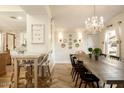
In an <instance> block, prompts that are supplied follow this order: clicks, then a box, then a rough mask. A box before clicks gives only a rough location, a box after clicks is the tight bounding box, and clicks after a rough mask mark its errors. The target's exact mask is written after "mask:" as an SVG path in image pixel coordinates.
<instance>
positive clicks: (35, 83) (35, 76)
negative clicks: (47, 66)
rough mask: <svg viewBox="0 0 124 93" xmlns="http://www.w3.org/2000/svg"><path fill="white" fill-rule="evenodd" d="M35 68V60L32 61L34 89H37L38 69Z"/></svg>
mask: <svg viewBox="0 0 124 93" xmlns="http://www.w3.org/2000/svg"><path fill="white" fill-rule="evenodd" d="M37 66H38V60H37V59H35V60H34V87H35V88H37V86H38V69H37Z"/></svg>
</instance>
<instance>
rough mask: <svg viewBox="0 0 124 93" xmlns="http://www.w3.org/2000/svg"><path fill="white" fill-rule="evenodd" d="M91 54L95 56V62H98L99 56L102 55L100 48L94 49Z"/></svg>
mask: <svg viewBox="0 0 124 93" xmlns="http://www.w3.org/2000/svg"><path fill="white" fill-rule="evenodd" d="M93 53H94V55H95V60H98V58H99V55H100V54H101V53H102V50H101V49H100V48H95V49H94V50H93Z"/></svg>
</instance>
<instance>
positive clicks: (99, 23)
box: [85, 5, 104, 33]
mask: <svg viewBox="0 0 124 93" xmlns="http://www.w3.org/2000/svg"><path fill="white" fill-rule="evenodd" d="M93 10H94V15H93V16H92V17H91V18H88V19H87V20H86V21H85V25H86V29H87V30H88V31H90V32H93V33H96V32H100V31H102V30H103V27H104V20H103V17H102V16H101V17H97V16H96V14H95V12H96V11H95V5H94V6H93Z"/></svg>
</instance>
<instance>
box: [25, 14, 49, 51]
mask: <svg viewBox="0 0 124 93" xmlns="http://www.w3.org/2000/svg"><path fill="white" fill-rule="evenodd" d="M32 24H45V32H44V35H45V39H44V43H42V44H32V41H31V38H32V37H31V33H32V31H31V25H32ZM49 26H50V24H49V18H48V15H29V14H28V15H27V51H28V52H35V53H46V52H47V51H48V50H49V44H50V43H49V42H50V40H49V39H50V38H49V29H50V27H49Z"/></svg>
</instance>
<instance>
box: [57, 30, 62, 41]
mask: <svg viewBox="0 0 124 93" xmlns="http://www.w3.org/2000/svg"><path fill="white" fill-rule="evenodd" d="M58 39H59V42H62V41H63V34H62V32H59V34H58Z"/></svg>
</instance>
